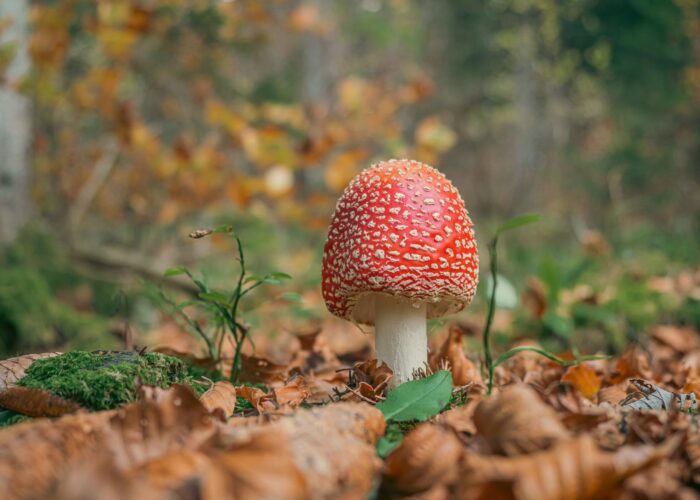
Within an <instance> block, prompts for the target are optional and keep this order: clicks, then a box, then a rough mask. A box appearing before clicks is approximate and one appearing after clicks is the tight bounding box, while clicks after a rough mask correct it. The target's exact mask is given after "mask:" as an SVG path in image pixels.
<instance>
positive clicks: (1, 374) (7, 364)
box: [0, 352, 61, 391]
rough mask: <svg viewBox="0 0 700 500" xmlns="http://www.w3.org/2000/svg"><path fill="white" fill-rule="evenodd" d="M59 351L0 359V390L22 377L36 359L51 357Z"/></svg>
mask: <svg viewBox="0 0 700 500" xmlns="http://www.w3.org/2000/svg"><path fill="white" fill-rule="evenodd" d="M59 354H61V353H60V352H45V353H42V354H27V355H25V356H18V357H16V358H9V359H4V360H2V361H0V391H2V390H4V389H7V388H8V387H11V386H13V385H15V383H17V381H18V380H19V379H21V378H22V377H24V372H25V371H26V370H27V368H29V367H30V366H31V364H32V363H34V361H36V360H37V359H44V358H52V357H54V356H58V355H59Z"/></svg>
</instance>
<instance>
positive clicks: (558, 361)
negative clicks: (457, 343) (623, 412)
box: [493, 346, 610, 367]
mask: <svg viewBox="0 0 700 500" xmlns="http://www.w3.org/2000/svg"><path fill="white" fill-rule="evenodd" d="M521 352H534V353H537V354H539V355H540V356H544V357H545V358H547V359H549V360H551V361H554V362H555V363H556V364H558V365H560V366H575V365H577V364H579V363H581V362H582V361H595V360H599V359H608V358H609V357H610V356H580V357H577V358H576V359H573V360H566V359H562V358H560V357H558V356H555V355H554V354H552V353H550V352H547V351H545V350H544V349H540V348H538V347H530V346H521V347H514V348H512V349H510V350H508V351H506V352H504V353H503V354H501V355H500V356H498V357H497V358H496V361H494V362H493V366H494V367H496V366H498V365H500V364H501V363H504V362H505V361H507V360H508V359H510V358H512V357H513V356H515V355H516V354H518V353H521Z"/></svg>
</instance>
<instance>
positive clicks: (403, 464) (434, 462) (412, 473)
mask: <svg viewBox="0 0 700 500" xmlns="http://www.w3.org/2000/svg"><path fill="white" fill-rule="evenodd" d="M461 455H462V444H461V442H460V441H459V439H458V438H457V437H456V436H455V435H454V433H453V432H452V431H451V430H449V429H448V428H446V427H443V426H440V425H436V424H432V423H423V424H420V425H418V426H417V427H415V428H414V429H413V430H411V431H410V432H409V433H408V434H406V436H405V438H404V440H403V442H402V443H401V445H400V446H399V447H398V448H396V449H395V450H394V451H393V452H392V453H391V455H389V457H387V459H386V467H385V471H384V483H383V485H382V488H383V490H385V491H386V492H387V493H391V494H393V495H401V496H406V495H417V494H425V493H426V492H428V491H429V490H431V489H434V488H444V487H448V486H450V485H452V484H453V483H454V482H455V481H456V479H457V473H458V471H459V458H460V457H461ZM437 457H439V459H437Z"/></svg>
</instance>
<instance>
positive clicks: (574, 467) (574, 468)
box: [460, 436, 680, 500]
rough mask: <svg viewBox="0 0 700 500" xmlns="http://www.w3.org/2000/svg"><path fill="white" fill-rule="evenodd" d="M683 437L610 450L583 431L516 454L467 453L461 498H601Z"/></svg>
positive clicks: (537, 499)
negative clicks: (544, 447)
mask: <svg viewBox="0 0 700 500" xmlns="http://www.w3.org/2000/svg"><path fill="white" fill-rule="evenodd" d="M679 442H680V440H679V439H677V438H674V439H671V440H669V441H667V442H666V443H665V444H663V445H661V446H659V447H655V446H648V445H641V446H624V447H622V448H620V449H619V450H618V451H616V452H615V453H606V452H603V451H600V450H599V449H598V447H597V446H596V444H595V442H594V441H593V440H592V439H591V438H590V437H589V436H581V437H578V438H576V439H573V440H569V441H565V442H563V443H561V444H559V445H557V446H556V447H554V448H552V449H551V450H548V451H542V452H539V453H535V454H531V455H523V456H519V457H515V458H501V457H485V456H480V455H476V454H467V456H466V458H465V465H464V467H463V468H462V471H461V474H460V478H461V481H460V492H461V498H465V499H471V498H489V497H491V498H494V497H496V498H517V499H523V500H525V499H532V500H549V499H552V500H555V499H561V498H581V499H593V498H601V497H602V496H604V495H606V494H608V493H610V492H611V491H612V490H613V488H614V487H616V486H617V485H618V484H620V483H621V482H622V481H623V480H624V479H626V478H627V477H630V476H632V475H633V474H635V473H637V472H639V471H641V470H643V469H645V468H646V467H648V466H650V465H652V464H654V463H656V462H658V461H659V460H661V459H662V458H664V457H667V456H668V455H669V454H670V453H671V452H672V451H674V450H675V449H676V448H677V446H678V444H679ZM499 495H500V496H499Z"/></svg>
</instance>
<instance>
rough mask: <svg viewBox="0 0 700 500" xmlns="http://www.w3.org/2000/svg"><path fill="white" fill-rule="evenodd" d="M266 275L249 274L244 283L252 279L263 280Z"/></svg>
mask: <svg viewBox="0 0 700 500" xmlns="http://www.w3.org/2000/svg"><path fill="white" fill-rule="evenodd" d="M264 279H265V276H260V275H259V274H251V275H250V276H248V277H247V278H246V279H245V281H244V282H243V283H250V282H251V281H262V280H264Z"/></svg>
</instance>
